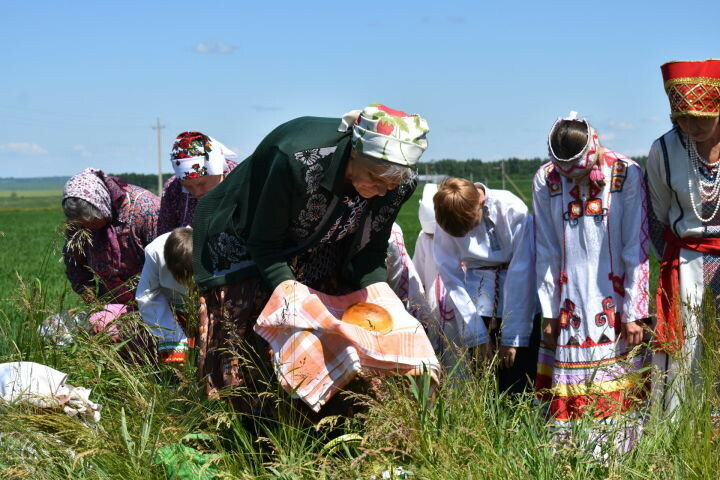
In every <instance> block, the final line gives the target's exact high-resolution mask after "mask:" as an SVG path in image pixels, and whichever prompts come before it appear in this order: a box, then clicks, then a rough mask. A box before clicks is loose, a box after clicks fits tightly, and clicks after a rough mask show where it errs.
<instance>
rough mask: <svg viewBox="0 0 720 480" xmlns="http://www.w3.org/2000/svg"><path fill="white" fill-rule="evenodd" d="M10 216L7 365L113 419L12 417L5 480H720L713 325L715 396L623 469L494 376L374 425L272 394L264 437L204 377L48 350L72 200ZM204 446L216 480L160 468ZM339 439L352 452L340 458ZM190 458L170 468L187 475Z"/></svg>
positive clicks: (5, 420)
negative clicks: (50, 381)
mask: <svg viewBox="0 0 720 480" xmlns="http://www.w3.org/2000/svg"><path fill="white" fill-rule="evenodd" d="M522 185H523V186H524V187H527V186H528V185H529V184H528V183H525V184H522ZM493 186H495V185H493ZM51 198H53V199H54V200H53V201H52V202H51V201H50V200H49V199H51ZM37 199H44V202H45V203H43V204H40V203H41V202H39V200H37ZM418 199H419V192H418V193H416V195H415V196H414V197H413V198H412V199H411V200H410V201H408V203H407V204H406V206H405V207H404V208H403V210H402V212H401V214H400V216H399V218H398V222H399V223H400V225H401V226H402V227H403V230H404V232H405V239H406V242H407V243H408V246H409V248H410V250H412V247H413V245H414V242H415V238H416V236H417V233H418V231H419V225H418V222H417V207H418ZM4 200H5V197H4V196H0V231H2V234H0V273H2V275H0V292H1V293H0V298H2V301H0V361H2V362H4V361H17V360H29V361H37V362H40V363H44V364H47V365H50V366H53V367H55V368H57V369H59V370H61V371H64V372H67V373H68V374H69V380H68V381H69V383H71V384H74V385H81V386H84V387H89V388H92V389H93V395H92V397H91V398H92V400H93V401H96V402H99V403H101V404H102V405H103V411H102V415H103V418H102V420H101V422H100V424H99V425H97V426H91V427H86V426H84V425H82V424H81V423H80V422H79V421H77V420H75V419H71V418H68V417H66V416H65V415H63V414H61V413H45V412H41V411H39V410H37V409H34V408H33V407H28V406H21V405H0V478H8V479H32V480H43V479H68V478H73V479H123V480H133V479H142V480H152V479H166V478H173V479H180V478H210V477H209V476H207V477H203V475H205V474H209V473H213V474H217V475H215V478H224V479H236V478H237V479H253V478H261V479H270V478H273V479H275V478H277V479H312V480H321V479H323V480H324V479H350V480H353V479H363V480H366V479H367V480H369V479H380V478H391V477H389V476H383V472H393V471H394V469H395V468H397V467H402V468H403V470H404V471H406V472H407V471H410V472H412V474H411V475H409V476H406V477H402V476H394V477H392V478H411V479H468V478H469V479H490V480H493V479H502V480H508V479H523V480H528V479H547V480H554V479H578V480H590V479H613V480H625V479H647V480H661V479H676V478H677V479H689V478H693V479H694V478H697V479H710V478H718V472H720V455H718V453H717V451H718V450H717V449H718V446H719V445H718V437H717V435H716V430H715V427H714V426H713V424H712V423H711V421H710V411H711V409H712V408H717V407H718V406H720V400H719V398H718V383H717V373H718V372H720V353H719V352H720V348H719V347H718V345H720V342H718V340H717V338H718V334H717V326H716V324H715V323H714V322H708V327H709V328H708V330H707V332H706V334H707V335H706V342H707V344H706V350H705V352H706V353H705V358H704V361H703V368H704V369H703V375H702V377H701V379H702V381H701V382H699V383H698V385H697V387H696V389H695V390H693V391H692V392H690V393H689V394H688V398H689V401H688V402H687V404H686V405H684V407H683V409H682V410H681V411H680V412H679V413H678V414H677V416H676V417H675V418H674V419H673V420H668V419H666V418H663V417H662V416H661V415H660V414H659V412H656V411H654V410H651V411H649V412H647V414H646V421H645V428H644V434H643V436H642V438H641V439H640V441H639V442H638V444H637V446H636V448H635V449H634V450H633V451H632V452H630V453H629V454H625V455H619V454H617V453H616V452H615V451H614V450H613V449H612V448H609V447H606V449H605V450H604V453H605V454H607V456H602V455H593V454H592V447H590V446H588V442H587V441H586V440H583V434H584V433H585V432H587V429H584V428H582V426H580V427H578V429H577V436H576V437H575V438H574V439H572V440H570V439H566V440H564V441H560V442H557V441H554V440H553V437H552V434H551V431H550V429H548V428H547V426H546V424H545V421H544V419H543V416H542V412H541V411H540V409H539V408H538V407H537V406H536V405H535V404H534V403H533V400H532V397H531V396H530V395H527V396H524V397H519V398H516V399H511V398H508V397H507V396H506V395H501V394H499V393H498V392H497V389H496V387H495V382H494V380H493V377H492V375H490V374H485V375H482V376H479V378H473V379H465V380H463V379H459V378H456V377H454V376H452V375H450V376H449V377H446V378H444V379H443V385H442V388H440V389H439V390H437V391H436V392H435V393H434V394H431V392H430V390H429V384H428V383H426V382H425V380H427V379H420V380H419V381H409V380H406V379H394V380H392V381H390V382H389V385H390V388H389V391H388V392H387V395H386V397H385V398H383V399H382V400H381V401H370V400H368V409H367V411H366V412H365V413H364V414H363V415H359V416H358V417H356V418H354V419H349V420H348V419H339V418H331V419H329V420H328V421H327V422H324V423H322V424H320V425H317V426H312V425H311V426H308V425H305V424H302V422H300V421H299V420H298V418H296V416H294V415H293V413H292V411H291V410H290V408H289V407H288V403H287V400H286V397H285V395H284V394H276V393H273V392H270V393H269V396H270V398H272V399H273V400H274V401H275V402H276V404H277V411H278V416H277V418H276V419H273V420H270V419H266V420H264V421H259V422H257V424H256V425H257V429H258V433H257V435H255V434H253V433H251V432H249V431H248V430H247V429H246V426H245V425H244V423H243V421H242V419H241V418H239V417H238V416H237V415H235V414H233V413H232V412H231V411H230V410H229V408H228V406H227V405H226V403H225V402H224V401H220V400H210V399H207V398H205V397H204V395H203V392H202V388H200V387H199V385H198V383H197V382H196V381H195V380H194V378H195V370H194V368H193V367H192V366H186V367H184V369H180V370H173V369H171V368H169V367H164V366H163V367H154V366H152V365H150V364H149V363H140V364H128V363H126V362H125V361H123V359H122V357H121V354H120V352H119V350H120V348H121V346H122V345H120V344H114V343H112V342H110V341H109V340H108V339H107V338H106V337H104V336H87V335H79V336H78V338H77V340H76V343H75V345H73V346H71V347H66V348H59V347H52V346H51V345H48V344H46V343H44V342H43V341H42V339H41V338H40V337H39V336H38V334H37V327H38V325H39V323H40V322H41V321H42V319H43V318H44V317H45V316H46V315H48V314H50V313H53V312H56V311H58V310H60V309H62V308H68V307H73V306H77V305H78V304H79V302H78V299H77V297H76V296H75V295H74V294H73V293H72V292H71V291H70V289H69V286H68V284H67V281H66V280H65V277H64V273H63V265H62V263H61V262H60V247H61V243H60V236H59V235H58V234H57V233H56V232H57V230H56V227H57V225H58V224H59V223H60V222H61V220H62V214H61V211H60V208H59V202H58V197H57V196H53V195H38V196H35V197H32V198H30V197H23V201H21V202H18V203H17V204H3V203H1V202H3V201H4ZM35 202H38V203H35ZM16 272H17V273H19V274H20V275H21V277H22V282H19V280H18V279H17V277H16V275H15V273H16ZM708 318H710V317H708ZM201 432H202V433H206V434H208V435H209V436H210V439H209V440H208V441H206V442H204V443H203V445H202V446H200V447H198V450H199V451H207V452H210V453H213V454H217V456H215V457H211V458H210V460H209V462H208V463H207V464H205V465H204V466H203V467H200V468H198V469H197V470H196V471H194V472H193V473H191V474H190V475H189V476H187V477H181V476H172V475H171V474H170V473H169V472H168V471H166V470H165V469H164V468H163V467H162V466H161V465H159V464H158V462H157V458H158V452H160V451H163V449H166V448H168V446H169V445H170V446H171V445H174V444H176V443H177V442H180V440H181V438H183V437H184V436H185V435H187V434H189V433H201ZM340 434H347V435H354V437H351V438H353V439H354V440H352V441H348V442H346V443H340V444H339V445H333V444H332V443H329V442H331V439H333V438H336V437H337V436H338V435H340ZM341 438H348V437H341ZM188 458H189V457H183V456H182V455H179V456H178V457H176V458H175V460H173V462H171V463H172V464H173V465H179V464H187V462H188Z"/></svg>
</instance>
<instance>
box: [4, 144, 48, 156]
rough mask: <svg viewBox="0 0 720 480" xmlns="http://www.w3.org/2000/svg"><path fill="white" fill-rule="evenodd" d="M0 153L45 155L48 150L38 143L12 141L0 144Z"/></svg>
mask: <svg viewBox="0 0 720 480" xmlns="http://www.w3.org/2000/svg"><path fill="white" fill-rule="evenodd" d="M0 153H16V154H20V155H44V154H46V153H48V152H47V150H45V149H44V148H42V147H41V146H40V145H38V144H37V143H23V142H11V143H3V144H0Z"/></svg>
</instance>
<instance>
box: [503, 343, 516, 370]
mask: <svg viewBox="0 0 720 480" xmlns="http://www.w3.org/2000/svg"><path fill="white" fill-rule="evenodd" d="M516 355H517V347H508V346H507V345H501V346H500V361H501V364H502V366H503V367H504V368H511V367H512V366H513V365H514V364H515V356H516Z"/></svg>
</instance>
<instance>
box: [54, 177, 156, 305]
mask: <svg viewBox="0 0 720 480" xmlns="http://www.w3.org/2000/svg"><path fill="white" fill-rule="evenodd" d="M62 207H63V211H64V212H65V217H66V218H67V221H68V224H69V229H68V241H67V243H66V244H65V248H64V249H63V256H64V257H65V266H66V272H67V277H68V280H70V284H71V285H72V288H73V290H74V291H75V292H76V293H78V294H79V295H81V296H82V297H83V300H85V301H86V302H87V303H90V302H93V301H95V299H96V298H98V297H103V298H102V300H103V302H104V303H128V302H130V301H131V300H133V298H134V297H135V292H134V289H133V288H132V286H130V285H128V284H127V283H126V282H127V281H128V280H130V279H131V278H132V277H133V276H135V275H137V274H139V273H140V271H141V270H142V267H143V261H144V259H145V252H144V248H145V246H146V245H147V244H148V243H150V242H151V241H152V240H153V239H154V238H155V236H156V232H157V216H158V210H159V209H160V199H159V198H158V197H157V196H155V195H153V194H152V193H150V192H148V191H147V190H145V189H144V188H140V187H137V186H135V185H128V184H127V183H126V182H125V181H124V180H123V179H121V178H118V177H110V176H107V175H105V173H103V172H102V171H101V170H96V169H94V168H87V169H85V170H83V171H82V172H80V173H78V174H77V175H75V176H73V177H72V178H70V180H68V182H67V183H66V184H65V189H64V191H63V199H62ZM84 229H87V230H85V232H87V231H89V236H88V235H84V234H83V230H84Z"/></svg>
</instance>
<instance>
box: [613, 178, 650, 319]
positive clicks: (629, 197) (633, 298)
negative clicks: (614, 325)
mask: <svg viewBox="0 0 720 480" xmlns="http://www.w3.org/2000/svg"><path fill="white" fill-rule="evenodd" d="M614 195H617V194H614ZM622 195H623V207H624V208H623V219H622V261H623V264H624V266H625V282H624V286H625V297H624V299H623V309H622V322H623V323H628V322H634V321H636V320H640V319H642V318H647V317H648V315H649V313H648V299H649V296H648V288H649V279H650V264H649V261H648V243H649V235H648V223H647V201H646V199H647V196H646V194H645V182H644V179H643V175H642V170H641V169H640V167H639V166H637V165H629V166H628V172H627V179H626V180H625V186H624V191H623V192H622Z"/></svg>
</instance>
